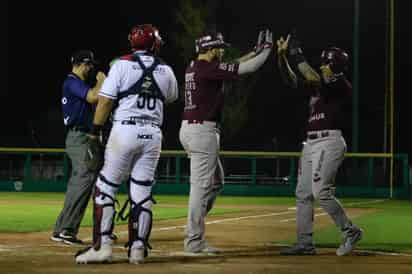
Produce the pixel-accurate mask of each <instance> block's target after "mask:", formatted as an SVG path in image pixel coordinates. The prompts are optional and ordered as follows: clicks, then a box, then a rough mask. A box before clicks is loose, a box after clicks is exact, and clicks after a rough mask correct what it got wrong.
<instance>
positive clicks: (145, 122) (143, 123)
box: [120, 119, 160, 127]
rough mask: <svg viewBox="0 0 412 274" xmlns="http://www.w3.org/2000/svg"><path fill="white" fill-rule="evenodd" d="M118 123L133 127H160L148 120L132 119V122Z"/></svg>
mask: <svg viewBox="0 0 412 274" xmlns="http://www.w3.org/2000/svg"><path fill="white" fill-rule="evenodd" d="M120 123H121V124H122V125H135V126H141V127H143V126H152V127H160V126H159V125H158V124H156V123H153V122H152V121H149V120H143V119H142V120H137V119H133V120H123V121H120Z"/></svg>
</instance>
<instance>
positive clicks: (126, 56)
mask: <svg viewBox="0 0 412 274" xmlns="http://www.w3.org/2000/svg"><path fill="white" fill-rule="evenodd" d="M119 59H120V60H126V61H133V54H125V55H122V56H120V57H119Z"/></svg>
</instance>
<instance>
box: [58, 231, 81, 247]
mask: <svg viewBox="0 0 412 274" xmlns="http://www.w3.org/2000/svg"><path fill="white" fill-rule="evenodd" d="M59 237H60V239H61V241H62V242H63V243H65V244H68V245H84V242H83V241H82V240H80V239H79V238H77V237H76V235H73V234H71V233H67V232H65V231H63V232H61V233H60V234H59Z"/></svg>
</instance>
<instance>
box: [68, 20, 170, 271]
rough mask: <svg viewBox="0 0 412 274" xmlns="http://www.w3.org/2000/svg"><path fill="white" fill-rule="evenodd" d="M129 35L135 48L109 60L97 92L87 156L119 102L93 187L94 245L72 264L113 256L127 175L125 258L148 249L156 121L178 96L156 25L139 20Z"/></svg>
mask: <svg viewBox="0 0 412 274" xmlns="http://www.w3.org/2000/svg"><path fill="white" fill-rule="evenodd" d="M128 39H129V41H130V45H131V48H132V50H133V53H132V54H129V55H126V56H122V57H121V58H120V59H119V60H118V61H117V62H115V63H113V64H112V66H111V68H110V71H109V74H108V77H107V79H106V80H105V81H104V83H103V86H102V88H101V90H100V93H99V103H98V105H97V109H96V113H95V116H94V122H93V128H92V131H91V135H90V139H91V141H90V145H89V153H90V154H91V155H90V158H91V161H93V159H94V156H95V155H97V154H99V153H100V152H101V146H99V144H98V142H99V141H98V138H97V136H98V135H99V134H100V130H101V128H102V125H103V124H104V123H105V121H106V119H107V117H108V115H109V113H110V111H111V110H112V107H113V105H114V103H115V102H118V106H117V107H116V108H115V109H114V113H113V127H112V130H111V132H110V136H109V140H108V142H107V146H106V150H105V153H104V165H103V167H102V169H101V171H100V173H99V175H98V178H97V182H96V187H95V191H94V228H93V246H92V247H90V248H88V249H86V250H82V251H79V252H78V254H76V258H75V260H76V263H90V262H95V263H102V262H110V261H111V260H112V241H111V239H110V237H109V235H111V232H112V230H113V225H114V223H113V218H114V214H115V210H114V203H115V196H116V192H117V190H118V188H119V186H120V184H121V182H122V181H123V180H128V186H129V195H130V197H129V198H130V201H131V208H130V212H129V215H128V218H129V242H128V244H127V246H128V258H129V263H132V264H138V263H142V262H143V261H144V258H145V257H146V256H147V255H148V250H147V249H148V248H150V245H149V236H150V232H151V228H152V211H151V208H152V204H153V203H154V200H153V197H152V186H153V180H154V174H155V170H156V167H157V164H158V161H159V157H160V151H161V143H162V132H161V129H160V126H161V124H162V122H163V109H164V106H165V104H166V103H170V102H173V101H175V100H176V99H177V97H178V88H177V81H176V77H175V75H174V72H173V70H172V68H171V67H170V66H168V65H166V64H164V63H163V62H162V61H161V60H160V59H159V58H158V57H157V53H158V51H159V49H160V47H161V45H162V39H161V37H160V34H159V31H158V29H157V28H156V27H154V26H152V25H149V24H145V25H137V26H135V27H133V28H132V29H131V32H130V33H129V36H128ZM98 158H99V157H98ZM129 175H130V176H129Z"/></svg>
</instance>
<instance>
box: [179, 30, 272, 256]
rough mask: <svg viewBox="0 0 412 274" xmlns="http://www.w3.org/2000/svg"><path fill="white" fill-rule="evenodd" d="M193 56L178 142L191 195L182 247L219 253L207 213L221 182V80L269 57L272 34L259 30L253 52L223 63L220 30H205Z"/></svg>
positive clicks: (252, 68)
mask: <svg viewBox="0 0 412 274" xmlns="http://www.w3.org/2000/svg"><path fill="white" fill-rule="evenodd" d="M195 43H196V52H197V54H198V56H197V58H196V60H194V61H192V62H191V63H190V65H189V66H188V68H187V69H186V74H185V107H184V112H183V119H182V124H181V128H180V132H179V137H180V142H181V144H182V146H183V148H184V149H185V151H186V152H187V154H188V156H189V158H190V196H189V208H188V217H187V228H186V237H185V239H184V250H185V252H188V253H192V254H205V253H212V254H215V253H218V252H219V250H218V249H216V248H214V247H212V246H210V245H209V244H208V243H207V241H206V239H205V217H206V215H207V213H208V212H209V211H210V210H211V209H212V207H213V203H214V201H215V199H216V197H217V195H218V193H219V192H220V191H221V189H222V187H223V179H224V174H223V167H222V164H221V162H220V160H219V146H220V145H219V139H220V131H219V123H220V121H221V118H222V117H221V116H222V111H223V105H224V102H223V98H224V93H223V81H225V80H235V79H237V78H238V77H239V75H244V74H247V73H252V72H255V71H256V70H257V69H258V68H260V67H261V66H262V65H263V64H264V62H265V60H266V59H267V58H268V56H269V53H270V51H271V48H272V44H273V42H272V33H271V32H270V31H269V30H267V31H264V32H263V31H262V32H261V33H260V34H259V39H258V44H257V46H256V47H255V51H252V52H250V53H249V54H247V55H245V56H243V57H241V58H239V59H238V60H235V61H233V62H229V63H225V62H222V56H223V54H224V49H225V48H226V47H228V46H229V44H227V43H226V42H225V41H224V40H223V36H222V34H221V33H218V32H215V31H209V32H206V33H204V34H203V35H202V36H201V37H200V38H199V39H197V40H196V41H195Z"/></svg>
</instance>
